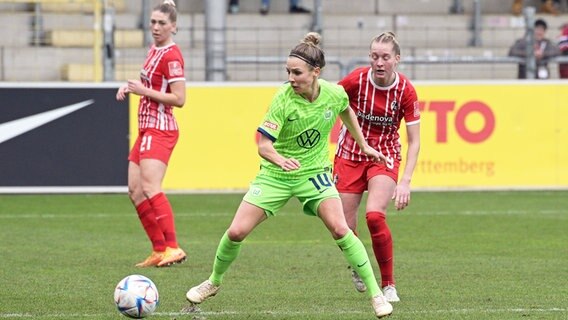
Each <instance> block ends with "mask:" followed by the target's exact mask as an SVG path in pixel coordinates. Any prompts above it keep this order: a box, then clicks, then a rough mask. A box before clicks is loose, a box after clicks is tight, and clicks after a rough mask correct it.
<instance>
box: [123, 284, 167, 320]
mask: <svg viewBox="0 0 568 320" xmlns="http://www.w3.org/2000/svg"><path fill="white" fill-rule="evenodd" d="M158 301H159V297H158V288H156V285H155V284H154V282H152V280H150V279H148V278H147V277H145V276H142V275H138V274H133V275H129V276H127V277H125V278H124V279H122V280H120V282H119V283H118V284H117V285H116V288H115V289H114V303H116V307H117V308H118V311H119V312H120V313H122V314H123V315H125V316H127V317H129V318H135V319H140V318H144V317H147V316H149V315H151V314H152V313H153V312H154V311H155V310H156V307H157V306H158Z"/></svg>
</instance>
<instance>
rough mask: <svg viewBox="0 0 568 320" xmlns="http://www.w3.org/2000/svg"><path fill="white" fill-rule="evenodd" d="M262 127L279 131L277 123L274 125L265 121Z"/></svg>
mask: <svg viewBox="0 0 568 320" xmlns="http://www.w3.org/2000/svg"><path fill="white" fill-rule="evenodd" d="M262 126H263V127H266V128H268V129H272V130H278V125H277V124H276V123H272V122H270V121H264V123H263V124H262Z"/></svg>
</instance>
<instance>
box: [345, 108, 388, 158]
mask: <svg viewBox="0 0 568 320" xmlns="http://www.w3.org/2000/svg"><path fill="white" fill-rule="evenodd" d="M339 117H340V118H341V121H343V124H344V125H345V127H346V128H347V130H349V133H351V136H353V139H355V142H357V144H358V145H359V148H361V151H363V152H364V153H365V154H366V155H368V156H369V157H372V158H373V159H374V160H375V161H379V162H380V161H383V162H384V163H387V158H386V157H385V156H384V155H383V154H382V153H380V152H378V151H377V150H375V149H373V148H371V146H369V144H368V143H367V141H365V138H364V137H363V132H361V127H360V126H359V122H357V116H355V112H353V109H351V108H350V107H347V108H345V110H343V111H341V113H340V114H339Z"/></svg>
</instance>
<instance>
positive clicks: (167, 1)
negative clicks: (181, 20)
mask: <svg viewBox="0 0 568 320" xmlns="http://www.w3.org/2000/svg"><path fill="white" fill-rule="evenodd" d="M154 11H160V12H161V13H164V14H166V15H168V17H169V18H170V21H171V22H177V9H176V4H175V2H174V0H164V2H162V4H159V5H157V6H156V7H154Z"/></svg>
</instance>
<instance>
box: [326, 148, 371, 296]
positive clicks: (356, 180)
mask: <svg viewBox="0 0 568 320" xmlns="http://www.w3.org/2000/svg"><path fill="white" fill-rule="evenodd" d="M366 168H367V165H365V162H363V163H361V162H353V161H350V160H347V159H343V158H339V157H335V160H334V165H333V170H334V181H335V186H336V188H337V190H338V191H339V197H340V198H341V203H342V205H343V213H344V215H345V220H346V221H347V225H348V226H349V229H351V230H353V232H354V233H355V235H356V236H358V233H357V223H358V209H359V205H360V203H361V198H362V197H363V192H365V190H366V189H367V179H366ZM348 269H349V271H350V273H351V281H352V282H353V285H354V286H355V290H357V291H358V292H365V291H366V290H367V287H366V286H365V283H364V282H363V280H362V279H361V277H359V274H358V273H357V271H355V270H353V269H352V268H351V266H349V267H348Z"/></svg>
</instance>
